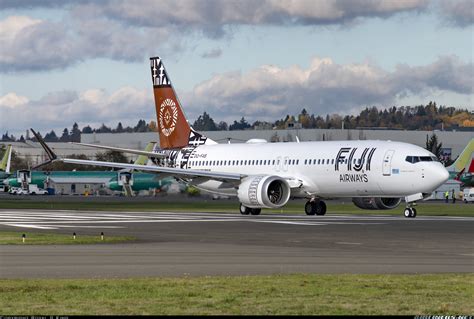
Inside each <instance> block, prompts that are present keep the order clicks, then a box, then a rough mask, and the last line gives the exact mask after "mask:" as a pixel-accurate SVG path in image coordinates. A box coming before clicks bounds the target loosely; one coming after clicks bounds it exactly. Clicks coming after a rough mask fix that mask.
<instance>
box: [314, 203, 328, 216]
mask: <svg viewBox="0 0 474 319" xmlns="http://www.w3.org/2000/svg"><path fill="white" fill-rule="evenodd" d="M325 214H326V203H325V202H323V201H322V200H320V201H319V203H318V204H317V205H316V215H318V216H323V215H325Z"/></svg>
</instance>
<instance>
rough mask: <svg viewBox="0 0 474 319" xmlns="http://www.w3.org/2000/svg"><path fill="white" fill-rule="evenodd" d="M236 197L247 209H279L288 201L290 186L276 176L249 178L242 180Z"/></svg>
mask: <svg viewBox="0 0 474 319" xmlns="http://www.w3.org/2000/svg"><path fill="white" fill-rule="evenodd" d="M237 196H238V198H239V200H240V202H241V203H242V204H243V205H244V206H246V207H249V208H279V207H282V206H283V205H285V204H286V203H287V202H288V199H290V185H288V182H287V181H286V180H284V179H282V178H281V177H278V176H271V175H257V176H249V177H246V178H244V179H243V180H242V183H241V184H240V186H239V189H238V191H237Z"/></svg>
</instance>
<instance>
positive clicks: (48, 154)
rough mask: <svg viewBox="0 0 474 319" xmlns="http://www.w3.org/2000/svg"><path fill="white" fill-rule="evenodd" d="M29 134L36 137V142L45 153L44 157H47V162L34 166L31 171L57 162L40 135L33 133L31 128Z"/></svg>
mask: <svg viewBox="0 0 474 319" xmlns="http://www.w3.org/2000/svg"><path fill="white" fill-rule="evenodd" d="M30 130H31V132H32V133H33V135H34V136H35V137H36V139H37V140H38V142H39V143H40V145H41V147H42V148H43V149H44V151H45V152H46V155H47V156H48V158H49V160H47V161H46V162H43V163H41V164H38V165H36V166H34V167H33V169H37V168H39V167H41V166H44V165H46V164H49V163H51V162H54V161H56V160H58V156H57V155H56V154H55V153H54V152H53V150H51V148H50V147H49V146H48V145H47V144H46V142H45V141H44V140H43V138H42V137H41V135H39V134H38V133H37V132H35V130H33V129H32V128H30Z"/></svg>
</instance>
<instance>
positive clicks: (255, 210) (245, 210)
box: [240, 204, 262, 215]
mask: <svg viewBox="0 0 474 319" xmlns="http://www.w3.org/2000/svg"><path fill="white" fill-rule="evenodd" d="M261 211H262V209H260V208H250V207H246V206H244V205H242V204H240V213H241V214H242V215H248V214H251V215H260V212H261Z"/></svg>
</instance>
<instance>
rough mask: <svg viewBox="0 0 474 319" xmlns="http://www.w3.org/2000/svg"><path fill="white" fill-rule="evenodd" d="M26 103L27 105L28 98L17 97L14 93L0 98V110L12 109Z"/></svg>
mask: <svg viewBox="0 0 474 319" xmlns="http://www.w3.org/2000/svg"><path fill="white" fill-rule="evenodd" d="M26 103H28V98H26V97H24V96H19V95H17V94H16V93H14V92H11V93H8V94H6V95H4V96H1V97H0V108H9V109H14V108H16V107H18V106H21V105H24V104H26Z"/></svg>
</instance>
